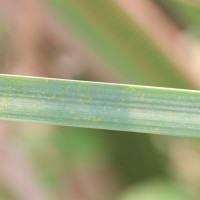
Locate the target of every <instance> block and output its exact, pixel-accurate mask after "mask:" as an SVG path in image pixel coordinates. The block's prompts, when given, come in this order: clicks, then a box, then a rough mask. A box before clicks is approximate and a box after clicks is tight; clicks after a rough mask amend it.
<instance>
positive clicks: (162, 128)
mask: <svg viewBox="0 0 200 200" xmlns="http://www.w3.org/2000/svg"><path fill="white" fill-rule="evenodd" d="M0 118H1V119H4V120H17V121H19V120H20V121H21V120H23V121H33V122H41V123H47V124H55V125H56V124H57V125H65V126H75V127H86V128H97V129H108V130H121V131H133V132H141V133H155V134H166V135H180V136H196V137H199V136H200V92H199V91H192V90H179V89H169V88H157V87H145V86H135V85H122V84H110V83H96V82H84V81H73V80H58V79H47V78H34V77H20V76H9V75H0Z"/></svg>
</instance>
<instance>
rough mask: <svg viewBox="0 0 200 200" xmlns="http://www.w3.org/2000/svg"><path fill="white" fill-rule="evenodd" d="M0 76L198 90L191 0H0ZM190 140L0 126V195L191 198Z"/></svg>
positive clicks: (194, 156)
mask: <svg viewBox="0 0 200 200" xmlns="http://www.w3.org/2000/svg"><path fill="white" fill-rule="evenodd" d="M0 73H6V74H20V75H31V76H45V77H52V78H62V79H77V80H89V81H98V82H112V83H129V84H140V85H150V86H162V87H172V88H185V89H200V78H199V76H200V1H199V0H84V1H83V0H46V1H45V0H0ZM199 188H200V141H199V140H198V139H189V138H177V137H167V136H157V135H146V134H137V133H128V132H117V131H104V130H93V129H80V128H70V127H59V126H47V125H41V124H34V123H21V122H5V121H1V122H0V200H58V199H59V200H112V199H113V200H160V199H162V200H165V199H166V200H169V199H170V200H198V199H200V190H199Z"/></svg>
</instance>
